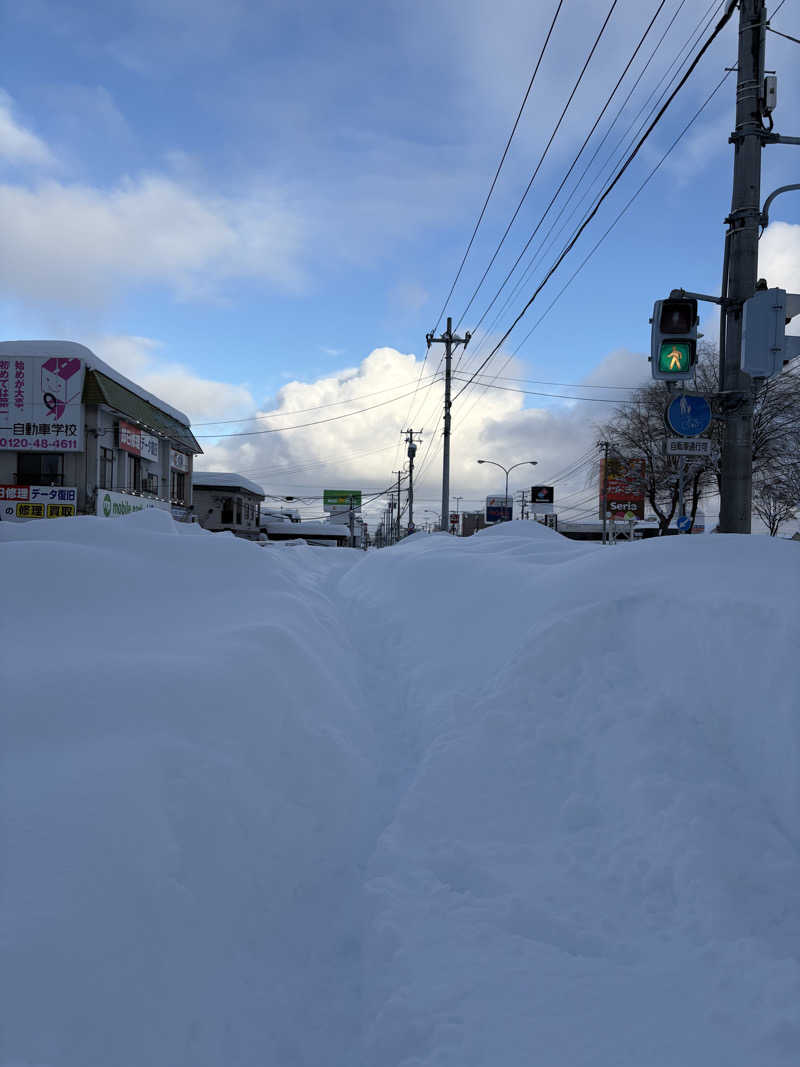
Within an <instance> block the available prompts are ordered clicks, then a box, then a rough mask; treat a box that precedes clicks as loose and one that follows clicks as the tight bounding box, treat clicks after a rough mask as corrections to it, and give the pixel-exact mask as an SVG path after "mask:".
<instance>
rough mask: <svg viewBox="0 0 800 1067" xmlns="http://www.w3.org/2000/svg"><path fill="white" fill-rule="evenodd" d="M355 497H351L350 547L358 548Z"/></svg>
mask: <svg viewBox="0 0 800 1067" xmlns="http://www.w3.org/2000/svg"><path fill="white" fill-rule="evenodd" d="M354 509H355V497H352V496H351V497H350V547H351V548H355V547H356V514H355V510H354Z"/></svg>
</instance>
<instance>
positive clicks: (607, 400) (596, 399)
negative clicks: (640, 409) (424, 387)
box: [454, 376, 636, 406]
mask: <svg viewBox="0 0 800 1067" xmlns="http://www.w3.org/2000/svg"><path fill="white" fill-rule="evenodd" d="M454 380H455V381H457V382H467V384H469V383H470V382H471V381H473V380H474V378H458V377H455V376H454ZM478 385H480V386H482V387H483V388H485V389H502V391H503V392H504V393H524V394H525V395H526V396H546V397H552V398H553V399H555V400H577V401H580V402H583V401H591V402H592V403H594V404H616V405H618V406H619V405H620V404H634V403H636V401H635V400H623V399H622V398H620V397H606V396H567V395H566V394H565V393H540V392H535V391H534V390H532V389H519V388H515V387H514V386H511V385H493V384H491V383H490V382H478ZM456 395H458V394H456Z"/></svg>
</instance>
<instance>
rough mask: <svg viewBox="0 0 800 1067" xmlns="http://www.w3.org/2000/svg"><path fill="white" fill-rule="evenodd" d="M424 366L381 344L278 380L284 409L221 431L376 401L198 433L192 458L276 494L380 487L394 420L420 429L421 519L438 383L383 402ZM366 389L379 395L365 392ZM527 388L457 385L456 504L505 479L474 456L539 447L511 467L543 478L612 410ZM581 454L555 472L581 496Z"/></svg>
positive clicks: (619, 360)
mask: <svg viewBox="0 0 800 1067" xmlns="http://www.w3.org/2000/svg"><path fill="white" fill-rule="evenodd" d="M642 362H643V363H645V364H646V360H645V359H644V357H643V356H641V355H638V356H636V355H634V354H632V353H623V352H619V353H612V354H611V356H609V357H608V359H607V360H606V361H604V363H603V364H601V366H600V367H599V368H598V369H597V370H596V371H595V372H593V374H592V375H591V376H590V377H591V379H592V382H593V384H599V383H601V382H602V383H603V384H613V383H614V382H616V381H618V380H619V379H624V380H625V384H628V385H630V384H632V381H635V380H636V379H632V377H631V375H632V374H633V368H634V367H638V366H639V364H640V363H642ZM421 366H422V364H421V360H419V359H417V358H416V357H415V356H414V355H411V354H403V353H400V352H398V351H396V350H395V349H392V348H379V349H375V350H374V351H373V352H372V353H370V355H369V356H368V357H367V358H366V359H364V360H363V361H362V362H361V364H360V365H359V366H358V367H357V368H354V369H348V370H343V371H341V372H339V373H338V374H336V375H331V376H327V377H325V378H321V379H319V380H318V381H315V382H310V383H304V382H297V381H295V382H291V383H289V384H287V385H286V386H284V387H283V388H282V389H280V391H279V392H278V394H277V397H276V403H275V405H274V406H273V407H272V408H271V410H278V411H280V412H281V416H280V417H275V416H269V417H264V418H262V419H261V420H260V422H258V423H255V422H254V423H253V424H246V425H244V426H241V425H232V426H229V427H225V428H224V429H227V430H228V431H229V432H235V431H239V432H241V431H250V430H266V429H269V430H274V429H276V428H279V427H282V426H291V425H298V424H302V423H309V422H316V421H317V420H331V419H332V417H333V416H336V415H341V414H343V413H344V412H346V411H352V410H355V409H358V408H362V407H370V406H371V405H377V404H380V405H381V406H380V407H374V408H373V409H372V410H370V411H366V412H364V413H363V414H360V415H358V416H354V417H352V418H343V419H335V420H332V421H325V422H322V421H320V424H319V425H315V426H309V427H307V428H305V429H295V430H286V431H285V432H282V433H281V432H278V433H266V434H264V433H261V434H257V435H254V436H240V437H228V438H219V439H217V440H216V441H206V440H203V441H202V442H201V443H202V444H203V447H204V450H205V453H206V454H205V456H203V457H202V458H201V460H200V462H199V464H198V466H199V467H201V468H203V469H206V470H235V471H239V472H240V473H242V474H245V475H247V476H248V477H251V478H253V479H254V480H255V481H257V482H259V483H260V484H262V485H263V486H264V488H265V490H266V491H267V492H268V493H273V494H280V493H296V494H305V495H309V496H314V495H315V494H316V495H321V491H322V489H323V488H325V487H331V486H333V485H345V486H349V487H352V488H361V489H364V490H367V489H373V490H378V489H381V488H384V487H386V486H388V485H389V484H390V483H391V481H392V474H391V471H392V470H393V469H394V470H396V469H397V468H398V464H399V465H402V464H403V463H404V462H405V448H404V447H403V445H402V437H401V430H403V429H405V428H406V427H408V426H409V425H413V427H414V429H422V430H423V436H422V444H421V445H420V448H419V451H418V453H417V483H416V498H417V508H418V515H417V516H416V517H417V518H418V519H419V521H422V519H423V518H431V515H430V514H428V515H425V513H424V510H423V509H424V508H425V507H428V508H430V509H431V511H438V510H439V508H438V505H437V501H438V500H439V494H440V491H441V490H440V486H441V449H440V446H441V426H440V425H438V419H439V413H440V411H441V407H442V386H441V383H440V382H436V383H435V384H434V385H432V386H431V387H430V388H428V389H422V390H420V392H419V394H418V396H417V397H416V398H415V400H414V401H413V403H412V401H411V399H410V398H406V399H403V400H397V402H395V403H388V404H387V403H384V401H385V400H387V399H388V400H392V398H393V397H394V396H400V395H401V394H403V393H405V392H409V391H410V390H412V389H413V386H414V384H415V382H416V380H417V377H418V376H419V373H420V369H421ZM523 369H524V368H522V367H521V365H520V364H519V362H516V365H514V364H512V365H510V366H509V367H507V368H506V370H505V374H506V375H508V376H509V377H516V376H519V375H520V374H521V372H522V370H523ZM428 370H429V368H427V367H426V371H428ZM391 387H396V392H388V393H381V392H379V391H380V390H388V389H390V388H391ZM534 388H536V387H534ZM373 393H376V394H377V395H372V396H370V395H368V394H373ZM359 398H360V399H359ZM345 399H351V400H352V403H351V404H343V405H342V406H341V407H338V406H336V407H334V406H332V407H326V408H319V409H318V410H316V411H304V412H301V411H300V409H306V408H312V407H316V406H318V405H323V404H327V405H330V404H333V402H335V401H340V400H345ZM524 399H525V398H524V396H523V395H522V394H520V393H517V392H505V391H500V390H493V389H487V390H485V391H483V392H481V391H478V390H473V391H471V392H469V393H465V395H464V397H463V399H459V400H456V402H455V404H454V408H453V436H452V450H451V492H452V494H453V497H455V496H456V495H460V496H462V497H463V498H464V499H463V500H462V504H461V507H462V509H464V508H466V509H473V508H478V507H480V501H481V499H482V498H483V497H485V496H486V494H487V493H490V492H494V491H497V490H498V488H499V489H500V490H502V487H503V475H502V473H501V472H500V471H498V470H497V469H496V468H495V469H492V468H490V467H488V466H478V464H477V460H478V459H481V458H484V459H495V460H497V461H499V462H501V463H503V464H505V465H507V466H510V465H511V464H514V463H517V462H519V461H520V460H526V459H536V460H537V461H538V465H537V466H536V467H535V468H534V467H530V468H527V469H526V468H520V469H519V470H517V471H514V472H513V473H512V479H511V487H512V488H514V489H518V488H520V487H522V486H530V485H532V484H540V483H548V482H549V479H551V478H552V477H553V476H554V475H556V474H558V473H559V472H561V471H563V470H564V469H565V468H567V467H568V466H569V465H570V464H572V463H574V461H575V460H576V459H577V458H578V457H580V456H581V455H582V454H583V453H585V452H587V450H590V449H592V447H593V445H594V442H595V441H596V439H597V428H596V422H597V420H598V419H599V418H600V417H601V415H602V416H605V415H607V414H610V412H611V411H612V410H613V409H612V406H611V405H606V404H602V405H601V404H592V403H588V402H587V403H580V402H577V403H575V404H573V405H563V404H562V405H560V406H554V407H552V408H544V407H539V408H523V402H524ZM556 403H558V402H556ZM598 409H600V410H598ZM220 429H223V428H222V427H221V428H220ZM429 446H430V448H429ZM589 466H590V465H588V466H584V467H583V468H582V469H581V470H580V471H579V472H577V474H576V475H575V476H574V477H573V478H570V479H567V480H566V481H560V482H559V487H558V492H559V493H561V494H566V493H573V492H575V491H577V492H578V496H577V499H580V498H581V496H582V494H584V493H587V494H588V495H589V496H590V497H591V495H592V490H591V488H589V489H587V488H586V478H587V474H588V473H589ZM572 499H573V501H574V500H575V499H576V498H574V497H573V498H572ZM318 507H319V505H309V509H310V510H308V513H309V514H313V513H315V510H318ZM382 507H383V502H381V501H376V503H375V505H373V506H372V507H371V508H370V509H368V511H369V512H370V513H371V514H372V518H373V521H374V518H375V515H376V512H379V511H380V510H381V509H382Z"/></svg>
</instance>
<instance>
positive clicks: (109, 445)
mask: <svg viewBox="0 0 800 1067" xmlns="http://www.w3.org/2000/svg"><path fill="white" fill-rule="evenodd" d="M201 451H202V450H201V448H200V446H199V445H198V443H197V441H196V440H195V438H194V436H193V434H192V432H191V428H190V423H189V419H188V418H187V416H186V415H184V414H183V413H182V412H180V411H177V410H176V409H175V408H173V407H171V406H170V405H169V404H167V403H165V402H164V401H162V400H159V398H158V397H155V396H153V395H152V394H150V393H148V392H146V391H145V390H143V389H141V388H140V387H139V386H137V385H136V384H135V383H134V382H131V381H129V380H128V379H127V378H124V377H123V376H122V375H120V374H118V373H117V372H116V371H115V370H113V368H111V367H109V366H108V365H107V364H105V363H103V361H102V360H100V359H98V358H97V356H95V354H94V353H93V352H92V351H91V350H90V349H88V348H86V347H85V346H84V345H80V344H76V343H75V342H73V341H5V342H2V343H0V520H2V519H12V520H20V521H22V520H27V519H34V518H57V517H58V518H61V517H65V516H68V515H74V514H88V515H98V516H101V517H104V518H109V517H114V516H117V515H124V514H127V513H128V512H130V511H138V510H141V509H142V508H145V507H159V508H162V509H164V510H170V511H172V513H173V514H174V516H175V518H178V519H187V518H189V517H191V514H192V510H191V509H192V482H191V472H192V465H193V461H194V456H195V455H197V454H199V453H200V452H201ZM53 490H55V493H53ZM59 494H63V495H59Z"/></svg>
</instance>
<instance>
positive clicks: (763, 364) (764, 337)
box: [739, 289, 800, 378]
mask: <svg viewBox="0 0 800 1067" xmlns="http://www.w3.org/2000/svg"><path fill="white" fill-rule="evenodd" d="M798 313H800V296H798V295H797V294H796V293H787V292H786V290H785V289H759V290H757V291H756V292H755V293H754V294H753V296H751V297H750V299H749V300H745V302H744V309H743V311H742V355H741V362H740V364H739V365H740V368H741V369H742V370H743V371H744V372H745V374H749V375H750V377H751V378H774V377H775V375H776V374H780V373H781V371H782V370H783V367H784V364H785V363H788V362H789V361H790V360H792V359H796V358H797V357H798V356H800V338H798V337H792V336H787V334H786V324H787V322H789V320H790V319H791V318H792V317H793V316H794V315H797V314H798Z"/></svg>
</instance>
